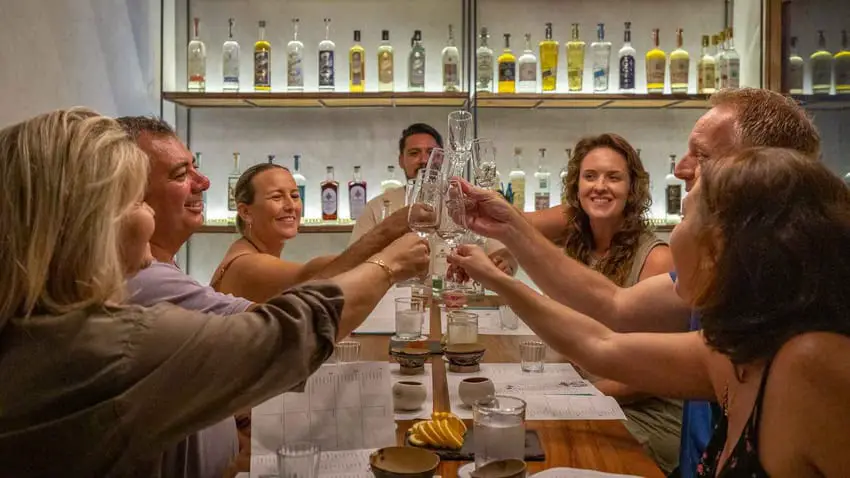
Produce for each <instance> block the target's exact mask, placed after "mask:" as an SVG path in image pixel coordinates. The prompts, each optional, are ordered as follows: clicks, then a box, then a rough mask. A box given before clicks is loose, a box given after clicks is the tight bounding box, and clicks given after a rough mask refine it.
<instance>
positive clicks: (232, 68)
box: [222, 50, 239, 83]
mask: <svg viewBox="0 0 850 478" xmlns="http://www.w3.org/2000/svg"><path fill="white" fill-rule="evenodd" d="M222 62H223V64H224V66H223V67H222V73H223V75H222V76H223V77H224V82H225V83H239V53H237V52H235V51H232V50H225V51H224V55H223V58H222Z"/></svg>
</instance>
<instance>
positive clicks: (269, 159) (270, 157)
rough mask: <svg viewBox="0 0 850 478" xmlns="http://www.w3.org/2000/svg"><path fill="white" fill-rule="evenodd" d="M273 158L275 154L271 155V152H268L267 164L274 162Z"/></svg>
mask: <svg viewBox="0 0 850 478" xmlns="http://www.w3.org/2000/svg"><path fill="white" fill-rule="evenodd" d="M274 158H275V155H273V154H270V155H269V156H268V162H269V164H274Z"/></svg>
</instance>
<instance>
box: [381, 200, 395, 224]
mask: <svg viewBox="0 0 850 478" xmlns="http://www.w3.org/2000/svg"><path fill="white" fill-rule="evenodd" d="M392 213H393V211H392V203H390V200H389V199H384V200H383V201H382V202H381V221H383V220H384V219H386V218H388V217H390V216H391V215H392Z"/></svg>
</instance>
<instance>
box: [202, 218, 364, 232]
mask: <svg viewBox="0 0 850 478" xmlns="http://www.w3.org/2000/svg"><path fill="white" fill-rule="evenodd" d="M353 229H354V221H352V220H350V219H343V220H339V221H322V220H320V219H304V220H302V221H301V224H300V225H299V226H298V233H299V234H340V233H350V232H351V231H352V230H353ZM198 232H199V233H201V234H236V233H237V231H236V224H234V223H233V222H232V221H227V220H212V221H207V222H206V223H204V225H203V226H201V228H200V229H199V230H198Z"/></svg>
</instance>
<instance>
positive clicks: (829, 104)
mask: <svg viewBox="0 0 850 478" xmlns="http://www.w3.org/2000/svg"><path fill="white" fill-rule="evenodd" d="M790 96H791V98H794V99H795V100H796V101H797V102H799V103H800V104H801V105H802V106H803V107H804V108H806V109H807V110H847V109H850V94H838V95H827V94H821V95H793V94H792V95H790Z"/></svg>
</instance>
